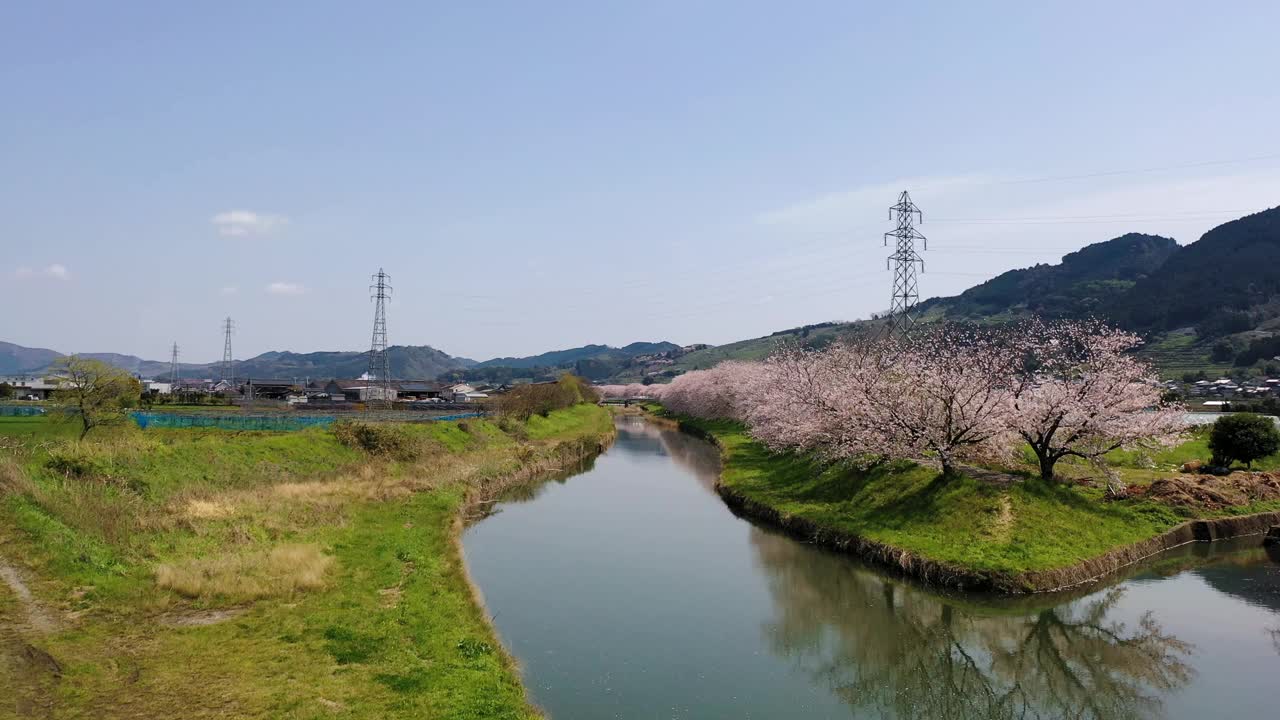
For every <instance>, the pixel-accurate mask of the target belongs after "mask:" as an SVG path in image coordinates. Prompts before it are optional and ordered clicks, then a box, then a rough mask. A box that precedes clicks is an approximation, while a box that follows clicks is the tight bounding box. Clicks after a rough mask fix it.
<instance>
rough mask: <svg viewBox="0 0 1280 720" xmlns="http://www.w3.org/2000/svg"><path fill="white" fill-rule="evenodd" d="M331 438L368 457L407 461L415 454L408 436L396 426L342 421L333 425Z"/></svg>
mask: <svg viewBox="0 0 1280 720" xmlns="http://www.w3.org/2000/svg"><path fill="white" fill-rule="evenodd" d="M333 436H334V437H335V438H337V440H338V442H340V443H342V444H343V445H346V446H347V447H352V448H359V449H361V450H364V451H365V452H367V453H369V454H370V455H382V456H387V457H394V458H397V459H402V460H407V459H410V458H412V457H413V456H414V455H416V454H417V453H416V452H415V450H416V449H415V448H414V445H413V441H412V439H411V438H410V437H409V434H408V433H406V432H405V431H404V428H402V427H399V426H396V425H387V424H375V423H365V422H357V421H354V420H343V421H342V422H338V423H334V425H333Z"/></svg>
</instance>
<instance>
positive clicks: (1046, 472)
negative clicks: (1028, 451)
mask: <svg viewBox="0 0 1280 720" xmlns="http://www.w3.org/2000/svg"><path fill="white" fill-rule="evenodd" d="M1036 458H1038V459H1039V460H1040V477H1042V478H1044V479H1045V480H1052V479H1053V466H1054V465H1056V464H1057V463H1058V459H1057V458H1055V457H1053V456H1052V455H1049V454H1048V453H1042V452H1040V451H1038V450H1037V451H1036Z"/></svg>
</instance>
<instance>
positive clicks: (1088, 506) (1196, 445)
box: [682, 419, 1280, 590]
mask: <svg viewBox="0 0 1280 720" xmlns="http://www.w3.org/2000/svg"><path fill="white" fill-rule="evenodd" d="M682 424H684V425H685V426H686V427H688V428H690V429H692V430H695V431H698V432H701V433H704V434H706V435H708V436H710V437H711V438H712V439H714V440H715V441H716V442H717V443H718V444H719V445H720V447H721V450H722V455H723V459H724V470H723V473H722V476H721V488H722V494H725V495H726V497H727V499H732V500H734V501H736V502H738V503H739V504H740V505H750V506H751V507H754V508H756V509H757V512H756V513H755V514H762V513H763V514H768V515H770V516H776V517H777V518H778V519H782V520H784V521H786V522H789V523H792V524H796V525H801V526H803V527H804V528H806V530H807V531H808V532H809V533H810V534H821V533H824V532H825V533H827V534H828V535H839V536H844V537H856V538H861V539H863V540H867V541H870V542H871V543H874V544H878V545H880V546H887V549H885V550H884V551H883V552H881V553H879V554H880V555H881V556H882V557H884V558H895V561H899V560H900V561H901V562H902V564H904V565H909V564H912V563H917V564H918V562H919V561H925V562H927V563H929V564H931V565H933V564H936V565H940V566H949V567H951V568H953V569H955V570H957V571H959V574H960V575H963V576H967V577H968V582H969V584H971V585H972V584H974V579H981V578H988V579H991V578H994V580H992V582H994V583H995V584H996V585H999V586H1002V587H1005V588H1006V589H1015V588H1020V589H1024V590H1027V589H1041V588H1036V587H1034V586H1031V585H1029V584H1028V583H1030V582H1031V581H1030V580H1027V579H1026V576H1027V575H1028V574H1035V573H1041V574H1043V573H1046V572H1048V571H1058V570H1062V569H1064V568H1068V567H1072V566H1075V565H1078V564H1081V563H1086V562H1087V561H1090V560H1091V559H1095V558H1099V557H1100V556H1102V555H1104V554H1106V553H1108V552H1110V551H1113V550H1116V549H1117V548H1121V547H1124V546H1128V545H1132V544H1134V543H1138V542H1141V541H1145V540H1149V539H1151V538H1153V537H1156V536H1158V535H1160V534H1161V533H1164V532H1166V531H1168V530H1170V529H1171V528H1174V527H1176V526H1178V525H1180V524H1181V523H1184V522H1185V521H1187V520H1189V519H1192V518H1196V517H1220V516H1225V515H1244V514H1248V513H1256V512H1267V511H1277V510H1280V500H1270V501H1259V502H1253V503H1249V504H1245V505H1240V506H1237V507H1231V508H1226V509H1216V510H1209V509H1195V508H1185V507H1174V506H1171V505H1169V504H1164V503H1160V502H1156V501H1153V500H1149V499H1143V498H1140V497H1138V498H1135V499H1128V500H1121V501H1106V500H1104V498H1103V495H1104V490H1103V488H1102V487H1099V486H1097V485H1094V484H1086V483H1079V482H1052V483H1050V482H1044V481H1042V480H1040V479H1038V478H1036V477H1033V476H1031V475H1030V474H1029V473H1021V472H1018V470H1017V469H1014V472H1016V473H1018V474H1010V473H1008V472H1000V473H992V474H991V475H988V474H986V473H981V474H980V473H976V472H974V473H961V474H959V475H958V476H955V477H947V478H944V477H941V476H939V473H938V471H937V470H936V469H934V468H931V467H927V466H923V465H919V464H916V463H913V462H898V463H892V464H887V465H882V466H879V467H876V468H873V469H871V470H865V471H864V470H859V469H857V468H854V467H852V466H850V465H844V464H834V465H831V464H824V463H819V462H816V461H814V460H812V459H811V458H808V457H804V456H798V455H792V454H774V453H771V452H769V451H768V450H767V449H766V448H764V447H763V446H762V445H760V444H759V443H757V442H755V441H754V440H752V439H751V438H750V437H749V436H748V435H747V433H746V432H745V430H744V429H743V428H742V427H741V426H740V425H738V424H736V423H732V422H723V421H722V422H708V421H700V420H689V419H685V420H682ZM1202 446H1203V439H1201V438H1193V439H1192V440H1190V441H1189V442H1188V443H1187V444H1186V445H1184V446H1180V447H1177V448H1172V449H1170V450H1168V451H1165V452H1163V453H1158V454H1156V455H1155V456H1151V457H1144V456H1139V455H1137V454H1134V453H1117V454H1116V455H1115V457H1114V458H1113V463H1114V466H1113V470H1114V471H1116V472H1117V473H1119V474H1120V475H1122V476H1123V477H1124V478H1125V479H1126V480H1127V481H1129V482H1131V483H1135V484H1138V485H1141V484H1143V483H1149V482H1151V480H1152V479H1153V478H1155V477H1157V476H1159V475H1161V473H1163V474H1164V476H1169V475H1171V474H1175V470H1174V469H1173V468H1175V467H1176V464H1178V463H1180V462H1182V461H1183V460H1185V459H1189V458H1190V457H1192V456H1195V455H1196V454H1197V453H1198V452H1199V451H1200V450H1202V449H1204V448H1203V447H1202ZM1274 460H1275V459H1274V458H1273V459H1271V462H1269V463H1267V464H1268V465H1273V464H1274ZM1068 470H1069V471H1070V469H1068ZM1075 470H1076V471H1077V472H1082V471H1083V468H1076V469H1075ZM975 475H976V476H975ZM993 477H994V478H995V479H994V480H993ZM942 574H944V575H945V574H946V573H942Z"/></svg>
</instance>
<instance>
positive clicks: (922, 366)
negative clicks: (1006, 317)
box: [872, 324, 1019, 474]
mask: <svg viewBox="0 0 1280 720" xmlns="http://www.w3.org/2000/svg"><path fill="white" fill-rule="evenodd" d="M885 345H886V347H885V349H883V350H881V352H882V353H891V357H890V359H889V360H888V361H886V362H884V368H885V369H884V373H885V377H884V378H883V379H882V381H881V382H883V383H885V386H884V387H882V388H880V390H879V392H877V393H876V395H875V397H874V398H872V407H873V408H874V410H875V412H876V413H877V415H878V416H879V417H880V418H881V420H882V422H884V423H885V424H886V426H887V432H888V433H890V434H892V435H893V436H894V441H893V443H892V446H893V447H895V448H906V449H908V450H909V451H911V452H912V453H913V455H912V456H915V457H918V456H919V455H920V454H922V453H924V452H929V453H932V454H933V455H934V456H935V457H936V458H937V459H938V461H939V463H941V465H942V472H943V473H944V474H951V472H952V471H953V470H954V468H955V465H956V463H957V462H959V461H962V460H984V459H990V458H993V457H996V456H999V455H1003V454H1006V453H1007V448H1008V446H1009V443H1010V439H1011V432H1010V427H1009V417H1010V410H1011V408H1012V406H1013V403H1012V401H1013V380H1014V377H1015V372H1016V370H1017V368H1018V366H1019V354H1018V352H1017V350H1018V347H1017V344H1016V342H1014V340H1013V339H1012V338H1011V337H1010V336H1009V334H1008V333H1007V332H1005V331H1001V330H997V329H992V328H979V327H975V326H971V325H960V324H944V325H933V326H928V327H925V328H918V329H917V330H916V331H915V332H913V333H912V334H911V335H910V336H909V337H908V338H907V339H905V340H900V341H891V342H888V343H885Z"/></svg>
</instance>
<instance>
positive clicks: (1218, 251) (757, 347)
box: [0, 208, 1280, 381]
mask: <svg viewBox="0 0 1280 720" xmlns="http://www.w3.org/2000/svg"><path fill="white" fill-rule="evenodd" d="M917 313H918V316H919V317H920V318H921V319H922V320H926V321H927V320H943V319H946V320H966V321H975V322H1002V321H1007V320H1013V319H1017V318H1019V317H1023V316H1026V315H1030V314H1033V313H1034V314H1040V315H1044V316H1048V317H1054V318H1084V317H1099V318H1102V319H1105V320H1109V321H1111V322H1114V323H1116V324H1118V325H1120V326H1122V327H1125V328H1128V329H1131V330H1134V331H1136V332H1139V333H1142V334H1143V335H1144V336H1146V337H1147V339H1148V342H1147V346H1146V349H1145V350H1144V352H1145V353H1147V355H1148V356H1149V357H1150V358H1152V359H1153V360H1155V361H1156V362H1157V363H1158V364H1159V365H1161V367H1162V368H1163V369H1164V370H1165V371H1166V372H1168V373H1173V372H1180V371H1184V370H1212V371H1215V372H1219V371H1222V370H1225V369H1227V368H1230V367H1231V366H1232V365H1233V364H1236V365H1238V366H1244V365H1251V364H1254V363H1268V362H1273V357H1275V356H1278V355H1280V208H1273V209H1271V210H1266V211H1263V212H1259V213H1255V214H1253V215H1248V216H1246V217H1243V218H1240V219H1238V220H1233V221H1231V222H1228V223H1224V224H1223V225H1219V226H1218V227H1216V228H1214V229H1212V230H1210V231H1209V232H1207V233H1205V234H1204V236H1203V237H1201V238H1200V239H1199V240H1198V241H1196V242H1193V243H1191V244H1189V245H1185V246H1180V245H1178V244H1177V243H1176V242H1174V240H1172V239H1171V238H1167V237H1160V236H1157V235H1143V234H1139V233H1130V234H1127V235H1122V236H1120V237H1117V238H1114V239H1112V240H1107V241H1105V242H1100V243H1096V244H1093V245H1089V246H1088V247H1085V248H1083V249H1081V250H1078V251H1076V252H1073V253H1070V254H1069V255H1066V256H1064V257H1063V258H1062V262H1061V263H1058V264H1053V265H1050V264H1041V265H1035V266H1033V267H1029V268H1023V269H1019V270H1009V271H1008V272H1005V273H1001V274H1000V275H998V276H996V277H994V278H992V279H991V280H988V281H986V282H984V283H981V284H979V285H976V286H974V287H972V288H969V289H968V290H966V291H964V292H962V293H960V294H959V295H956V296H954V297H940V298H931V299H929V300H926V301H925V302H923V303H921V304H920V305H919V306H918V308H917ZM866 322H874V321H863V322H862V323H819V324H816V325H807V326H804V327H800V328H792V329H790V330H782V331H779V332H776V333H774V334H772V335H770V336H768V337H763V338H755V339H751V340H743V341H740V342H735V343H730V344H728V345H722V346H719V347H704V346H698V348H681V346H678V345H676V344H674V343H670V342H636V343H632V344H630V345H626V346H623V347H620V348H614V347H609V346H607V345H584V346H582V347H576V348H569V349H566V350H556V351H552V352H546V353H542V354H539V355H530V356H526V357H502V358H494V359H492V360H486V361H484V362H479V363H477V362H475V361H473V360H469V359H467V358H457V357H452V356H450V355H448V354H446V353H443V352H441V351H439V350H436V349H435V348H432V347H428V346H411V347H403V346H396V347H393V348H391V351H390V353H391V369H392V372H393V373H394V374H395V375H396V376H397V377H402V378H414V379H418V378H421V379H432V378H435V377H437V376H439V375H442V374H448V375H450V376H451V377H466V376H471V375H474V376H476V377H483V378H485V379H493V380H503V381H505V380H507V379H514V378H522V377H528V376H530V375H533V374H539V373H541V374H544V375H545V374H550V373H553V372H555V371H558V370H565V369H567V370H573V371H575V372H578V373H581V374H583V375H585V376H587V377H589V378H591V379H594V380H604V379H613V380H637V379H639V378H641V377H643V376H645V375H649V374H655V373H658V374H663V375H667V376H671V375H674V374H677V373H679V372H682V371H686V370H691V369H698V368H705V367H710V366H712V365H714V364H716V363H717V362H720V361H722V360H725V359H758V358H761V357H764V356H765V355H767V354H768V353H769V352H771V351H772V349H773V348H775V347H776V346H777V345H778V343H779V342H780V341H782V340H787V339H790V340H793V341H798V342H801V343H803V344H806V345H809V346H814V347H816V346H821V345H823V344H825V343H829V342H832V341H833V340H835V339H836V338H838V337H840V336H842V335H846V334H848V333H850V332H852V331H853V330H854V329H855V328H856V327H859V326H862V325H865V324H866ZM87 355H88V356H90V357H96V358H99V359H102V360H105V361H107V362H110V363H112V364H114V365H118V366H120V367H122V368H125V369H127V370H129V371H130V372H134V373H138V374H140V375H143V376H144V377H155V376H162V375H166V374H168V371H169V364H168V363H167V362H163V361H151V360H143V359H141V358H137V357H134V356H132V355H116V354H112V353H87ZM59 357H61V354H60V353H57V352H55V351H53V350H46V349H41V348H26V347H22V346H20V345H14V344H11V343H4V342H0V374H17V373H24V372H26V373H33V372H38V371H41V370H43V369H46V368H48V367H49V365H51V364H52V363H53V362H54V361H55V360H57V359H58V358H59ZM367 365H368V353H367V352H355V351H351V352H312V353H294V352H269V353H263V354H262V355H259V356H257V357H254V358H250V359H248V360H243V361H239V362H237V365H236V373H237V375H240V376H251V377H261V378H267V377H271V378H294V377H297V378H302V377H313V378H328V377H356V376H359V375H360V374H361V373H362V372H364V371H365V369H366V367H367ZM182 372H183V373H184V374H188V376H190V377H211V376H213V375H216V374H217V368H216V364H213V363H210V364H207V365H189V364H183V365H182Z"/></svg>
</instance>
